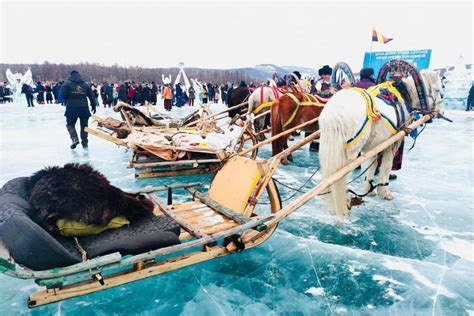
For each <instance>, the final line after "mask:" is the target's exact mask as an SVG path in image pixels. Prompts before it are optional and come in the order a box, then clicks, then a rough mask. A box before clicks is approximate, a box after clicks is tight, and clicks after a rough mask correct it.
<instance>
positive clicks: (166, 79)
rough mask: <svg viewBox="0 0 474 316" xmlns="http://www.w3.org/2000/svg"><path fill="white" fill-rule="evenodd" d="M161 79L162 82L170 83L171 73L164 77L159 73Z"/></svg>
mask: <svg viewBox="0 0 474 316" xmlns="http://www.w3.org/2000/svg"><path fill="white" fill-rule="evenodd" d="M161 81H163V84H170V83H171V75H169V76H168V77H165V75H163V74H161Z"/></svg>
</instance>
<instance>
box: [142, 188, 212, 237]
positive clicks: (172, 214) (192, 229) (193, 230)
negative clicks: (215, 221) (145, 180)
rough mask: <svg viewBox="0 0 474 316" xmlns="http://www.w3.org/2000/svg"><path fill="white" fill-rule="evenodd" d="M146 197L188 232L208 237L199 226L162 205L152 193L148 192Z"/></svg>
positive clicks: (196, 235)
mask: <svg viewBox="0 0 474 316" xmlns="http://www.w3.org/2000/svg"><path fill="white" fill-rule="evenodd" d="M148 197H149V198H150V199H151V201H152V202H153V203H154V204H155V205H156V206H158V208H159V209H160V210H161V211H162V212H163V213H164V214H165V215H166V216H168V217H170V218H172V219H173V220H174V221H175V222H176V223H178V224H179V225H180V226H181V227H182V228H184V229H186V230H187V231H188V232H189V233H191V234H192V235H193V236H195V237H197V238H204V237H209V235H207V234H205V233H204V232H203V231H201V230H200V229H199V228H197V227H195V226H194V225H192V224H191V223H189V222H187V221H186V220H184V219H183V218H181V217H180V216H179V215H177V214H176V213H175V212H173V211H172V210H171V209H170V208H169V207H168V206H167V205H164V204H163V203H162V202H161V201H160V200H159V199H158V198H157V197H156V196H155V195H154V194H148Z"/></svg>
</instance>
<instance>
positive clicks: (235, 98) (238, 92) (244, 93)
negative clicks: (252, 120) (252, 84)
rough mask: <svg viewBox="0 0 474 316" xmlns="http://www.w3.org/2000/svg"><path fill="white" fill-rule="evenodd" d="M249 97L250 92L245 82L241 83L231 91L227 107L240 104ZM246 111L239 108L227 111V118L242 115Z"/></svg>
mask: <svg viewBox="0 0 474 316" xmlns="http://www.w3.org/2000/svg"><path fill="white" fill-rule="evenodd" d="M249 95H250V90H249V88H248V86H247V83H246V82H245V81H241V82H240V85H239V86H238V87H237V88H235V89H233V90H232V92H231V93H230V98H231V101H230V104H229V107H231V106H234V105H238V104H241V103H242V102H244V101H245V99H247V98H248V96H249ZM246 110H247V109H246V108H245V107H240V108H237V109H234V110H230V111H229V117H234V116H235V115H237V114H240V115H242V114H243V113H244V112H245V111H246Z"/></svg>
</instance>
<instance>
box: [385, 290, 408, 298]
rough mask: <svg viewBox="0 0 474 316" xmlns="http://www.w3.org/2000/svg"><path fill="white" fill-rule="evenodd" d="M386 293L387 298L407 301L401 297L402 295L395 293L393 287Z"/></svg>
mask: <svg viewBox="0 0 474 316" xmlns="http://www.w3.org/2000/svg"><path fill="white" fill-rule="evenodd" d="M385 292H386V294H385V296H389V297H392V298H394V299H396V300H398V301H404V300H405V299H404V298H403V297H401V296H400V295H398V294H397V293H395V291H394V290H393V289H392V288H391V287H389V288H388V289H387V290H386V291H385Z"/></svg>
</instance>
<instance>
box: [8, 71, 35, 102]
mask: <svg viewBox="0 0 474 316" xmlns="http://www.w3.org/2000/svg"><path fill="white" fill-rule="evenodd" d="M5 74H6V76H7V79H8V82H9V83H10V87H11V89H12V97H13V102H15V103H19V102H20V96H21V87H22V86H23V84H24V83H26V84H27V85H30V86H32V87H33V86H34V81H33V74H32V73H31V69H30V68H28V70H27V71H26V72H25V74H24V75H23V74H21V73H19V72H17V73H12V72H11V70H10V68H8V69H7V71H6V72H5Z"/></svg>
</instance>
